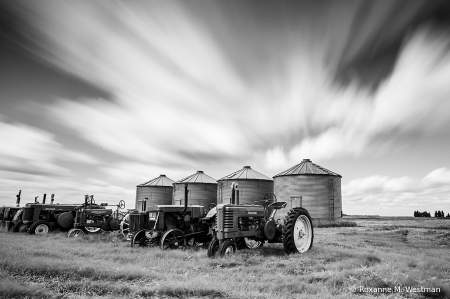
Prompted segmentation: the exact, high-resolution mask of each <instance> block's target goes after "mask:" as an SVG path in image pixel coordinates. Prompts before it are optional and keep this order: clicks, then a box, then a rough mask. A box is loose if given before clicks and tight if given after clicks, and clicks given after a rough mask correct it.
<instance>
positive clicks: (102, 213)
mask: <svg viewBox="0 0 450 299" xmlns="http://www.w3.org/2000/svg"><path fill="white" fill-rule="evenodd" d="M236 186H237V185H236ZM232 188H233V190H232V197H231V199H230V203H229V204H219V205H217V206H215V205H209V206H208V207H204V206H200V205H189V204H188V198H189V196H188V194H189V190H188V185H187V184H186V185H185V200H184V205H154V206H150V207H149V208H148V209H147V210H146V211H143V212H138V211H136V210H130V211H129V212H128V213H122V212H120V210H123V209H124V208H125V203H124V201H120V203H119V204H118V205H117V209H116V211H113V209H108V208H107V204H100V205H97V204H95V201H94V198H93V196H88V195H86V196H85V201H84V203H83V204H73V205H69V204H64V205H62V204H61V205H60V204H53V195H52V202H51V203H50V204H45V196H44V200H43V202H42V203H38V202H35V203H28V204H26V205H25V206H24V207H22V208H20V207H19V206H20V192H19V195H17V202H16V207H2V208H1V211H0V223H1V225H2V227H4V228H6V229H9V230H11V231H12V232H28V233H30V234H46V233H48V232H49V231H51V230H53V229H59V230H61V231H68V237H78V236H81V235H84V234H87V233H97V232H100V231H118V232H119V235H121V236H123V237H124V240H128V241H129V242H130V243H131V247H160V248H161V249H162V250H167V249H186V248H193V249H196V248H199V247H203V248H205V249H207V254H208V256H209V257H216V256H223V255H227V254H232V253H234V252H236V250H239V249H255V248H258V247H261V246H263V244H264V243H282V244H283V247H284V250H285V251H286V252H287V253H288V254H290V253H304V252H306V251H308V250H309V249H310V248H311V247H312V244H313V239H314V230H313V225H312V220H311V217H310V215H309V213H308V211H306V210H305V209H304V208H301V207H295V208H292V209H291V210H290V211H289V213H288V214H287V216H286V217H285V218H284V222H283V221H281V222H280V221H276V220H275V215H276V213H277V211H278V210H280V209H283V208H285V206H286V203H285V202H277V199H276V196H275V194H273V193H270V194H266V196H265V197H264V199H263V200H262V201H260V202H262V204H260V205H255V204H248V203H246V204H239V195H237V196H236V194H238V193H237V192H236V190H235V188H234V187H232ZM35 201H37V200H35Z"/></svg>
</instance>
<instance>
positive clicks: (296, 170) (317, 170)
mask: <svg viewBox="0 0 450 299" xmlns="http://www.w3.org/2000/svg"><path fill="white" fill-rule="evenodd" d="M299 174H300V175H301V174H303V175H332V176H338V177H342V176H341V175H339V174H337V173H335V172H332V171H331V170H328V169H326V168H324V167H322V166H319V165H317V164H314V163H313V162H311V160H309V159H303V161H302V162H301V163H300V164H297V165H295V166H294V167H291V168H289V169H288V170H285V171H283V172H281V173H279V174H277V175H276V176H274V178H275V177H279V176H288V175H299Z"/></svg>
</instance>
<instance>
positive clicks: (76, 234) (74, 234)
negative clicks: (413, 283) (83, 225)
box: [67, 228, 84, 238]
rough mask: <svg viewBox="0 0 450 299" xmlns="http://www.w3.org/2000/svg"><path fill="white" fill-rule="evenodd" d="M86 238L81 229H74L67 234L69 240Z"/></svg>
mask: <svg viewBox="0 0 450 299" xmlns="http://www.w3.org/2000/svg"><path fill="white" fill-rule="evenodd" d="M82 236H84V231H83V230H82V229H80V228H72V229H71V230H69V232H68V233H67V237H68V238H78V237H82Z"/></svg>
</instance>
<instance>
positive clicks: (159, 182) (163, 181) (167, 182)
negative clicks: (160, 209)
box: [137, 174, 175, 187]
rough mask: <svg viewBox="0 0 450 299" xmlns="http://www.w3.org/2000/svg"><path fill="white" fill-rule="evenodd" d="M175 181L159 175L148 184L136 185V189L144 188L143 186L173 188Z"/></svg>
mask: <svg viewBox="0 0 450 299" xmlns="http://www.w3.org/2000/svg"><path fill="white" fill-rule="evenodd" d="M174 182H175V181H173V180H171V179H169V178H168V177H166V175H165V174H161V175H160V176H159V177H157V178H154V179H153V180H150V181H148V182H145V183H142V184H140V185H137V187H145V186H161V187H173V185H172V184H173V183H174Z"/></svg>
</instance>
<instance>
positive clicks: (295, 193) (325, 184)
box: [273, 159, 342, 224]
mask: <svg viewBox="0 0 450 299" xmlns="http://www.w3.org/2000/svg"><path fill="white" fill-rule="evenodd" d="M273 178H274V191H275V192H274V193H275V195H276V196H277V198H278V201H285V202H287V206H286V208H285V209H282V210H280V211H279V212H277V217H276V218H280V219H283V218H284V215H286V214H287V212H288V211H289V210H290V208H291V207H295V206H301V207H304V208H305V209H307V210H308V212H309V214H310V215H311V217H312V219H313V222H314V223H315V224H318V223H323V222H325V223H326V222H333V221H340V220H341V219H342V218H341V217H342V216H341V212H342V195H341V178H342V176H340V175H339V174H337V173H334V172H332V171H330V170H328V169H326V168H323V167H321V166H319V165H317V164H314V163H312V162H311V160H309V159H303V161H302V162H301V163H300V164H298V165H295V166H294V167H292V168H289V169H288V170H286V171H283V172H281V173H279V174H277V175H276V176H274V177H273Z"/></svg>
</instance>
